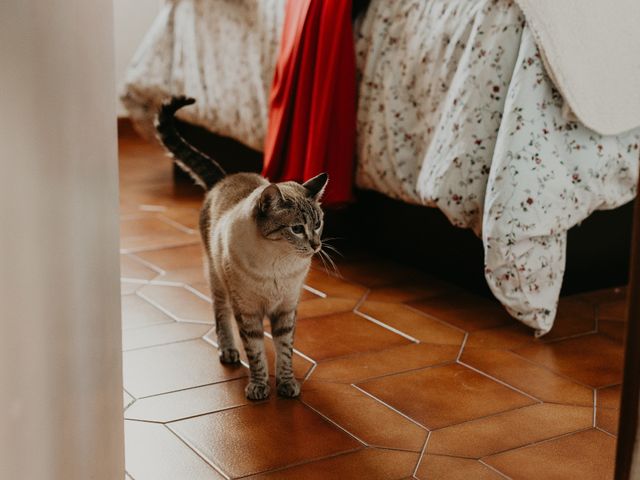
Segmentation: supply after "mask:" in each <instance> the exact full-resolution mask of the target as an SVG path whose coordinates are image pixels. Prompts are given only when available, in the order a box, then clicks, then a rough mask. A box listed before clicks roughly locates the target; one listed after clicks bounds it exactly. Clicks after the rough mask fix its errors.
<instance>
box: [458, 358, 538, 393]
mask: <svg viewBox="0 0 640 480" xmlns="http://www.w3.org/2000/svg"><path fill="white" fill-rule="evenodd" d="M457 363H458V364H460V365H462V366H464V367H466V368H468V369H470V370H473V371H474V372H476V373H479V374H481V375H484V376H485V377H487V378H490V379H491V380H493V381H494V382H497V383H499V384H501V385H504V386H505V387H508V388H510V389H511V390H513V391H515V392H518V393H519V394H521V395H524V396H526V397H529V398H530V399H532V400H535V401H536V402H538V403H544V402H543V401H542V400H540V399H539V398H536V397H534V396H533V395H531V394H529V393H527V392H525V391H524V390H520V389H519V388H516V387H514V386H513V385H509V384H508V383H506V382H505V381H503V380H500V379H499V378H496V377H494V376H492V375H489V374H488V373H486V372H483V371H482V370H478V369H477V368H475V367H472V366H471V365H469V364H467V363H464V362H463V361H461V360H458V361H457Z"/></svg>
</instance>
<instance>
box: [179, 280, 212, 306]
mask: <svg viewBox="0 0 640 480" xmlns="http://www.w3.org/2000/svg"><path fill="white" fill-rule="evenodd" d="M182 286H183V288H184V289H185V290H188V291H189V292H191V293H193V294H194V295H196V296H197V297H200V298H201V299H202V300H204V301H206V302H208V303H210V304H213V301H212V300H211V298H209V297H208V296H206V295H205V294H204V293H202V292H201V291H199V290H197V289H195V288H193V287H192V286H191V285H189V284H188V283H184V284H183V285H182Z"/></svg>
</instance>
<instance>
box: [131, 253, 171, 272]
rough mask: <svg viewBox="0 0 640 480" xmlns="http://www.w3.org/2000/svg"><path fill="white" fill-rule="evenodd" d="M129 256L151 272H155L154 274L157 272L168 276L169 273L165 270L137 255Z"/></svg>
mask: <svg viewBox="0 0 640 480" xmlns="http://www.w3.org/2000/svg"><path fill="white" fill-rule="evenodd" d="M128 256H129V257H130V258H132V259H134V260H135V261H136V262H138V263H141V264H142V265H144V266H145V267H147V268H150V269H151V270H153V271H154V272H156V273H157V274H159V275H166V273H167V272H166V271H165V270H163V269H161V268H160V267H158V266H157V265H154V264H153V263H151V262H149V261H147V260H145V259H144V258H140V257H139V256H138V255H136V254H134V253H129V254H128Z"/></svg>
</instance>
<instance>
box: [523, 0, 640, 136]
mask: <svg viewBox="0 0 640 480" xmlns="http://www.w3.org/2000/svg"><path fill="white" fill-rule="evenodd" d="M516 1H517V2H518V4H519V6H520V8H522V10H523V12H524V14H525V16H526V18H527V24H528V25H529V27H530V28H531V30H532V32H533V34H534V37H535V38H536V42H537V44H538V47H539V49H540V51H541V53H542V55H543V60H544V61H545V66H546V67H547V70H548V71H549V73H550V74H551V76H552V78H553V80H554V83H555V85H556V87H557V88H558V90H560V93H562V96H563V97H564V99H565V100H566V101H567V103H568V105H569V106H570V107H571V110H572V111H573V113H574V114H575V115H576V117H577V118H578V119H579V120H580V122H581V123H583V124H584V125H586V126H588V127H589V128H591V129H593V130H595V131H596V132H598V133H602V134H606V135H614V134H619V133H622V132H625V131H627V130H631V129H632V128H637V127H640V1H638V0H613V1H612V0H609V1H607V0H516Z"/></svg>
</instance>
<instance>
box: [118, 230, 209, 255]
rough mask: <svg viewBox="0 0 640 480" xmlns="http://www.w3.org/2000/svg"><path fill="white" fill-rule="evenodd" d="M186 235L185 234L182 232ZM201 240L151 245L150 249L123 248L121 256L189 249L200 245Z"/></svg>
mask: <svg viewBox="0 0 640 480" xmlns="http://www.w3.org/2000/svg"><path fill="white" fill-rule="evenodd" d="M181 233H184V232H181ZM199 244H200V241H199V240H196V239H194V240H189V241H186V240H184V241H178V242H177V243H169V244H167V245H163V244H159V245H151V246H150V247H131V248H121V249H120V254H121V255H135V254H137V253H146V252H154V251H156V250H164V249H169V248H178V247H188V246H191V245H199Z"/></svg>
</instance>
